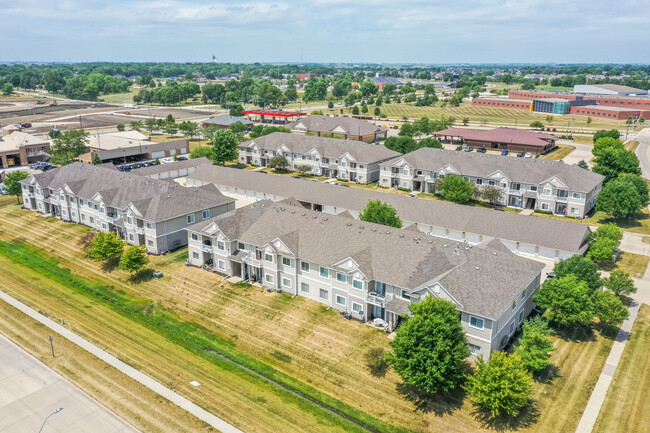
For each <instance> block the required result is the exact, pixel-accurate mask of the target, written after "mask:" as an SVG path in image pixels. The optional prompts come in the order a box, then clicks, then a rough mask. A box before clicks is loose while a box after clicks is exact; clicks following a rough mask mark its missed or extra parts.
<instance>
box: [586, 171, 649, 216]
mask: <svg viewBox="0 0 650 433" xmlns="http://www.w3.org/2000/svg"><path fill="white" fill-rule="evenodd" d="M644 200H647V198H644V197H641V195H639V190H638V189H637V187H636V186H635V184H634V182H631V181H629V180H626V179H625V178H624V177H623V178H617V179H614V180H612V181H611V182H609V183H607V185H605V186H604V187H603V189H602V190H601V191H600V194H598V200H597V201H596V210H597V211H602V212H605V213H606V214H607V215H609V216H612V217H614V218H631V217H633V216H635V215H638V214H639V213H640V212H641V209H642V207H643V202H644Z"/></svg>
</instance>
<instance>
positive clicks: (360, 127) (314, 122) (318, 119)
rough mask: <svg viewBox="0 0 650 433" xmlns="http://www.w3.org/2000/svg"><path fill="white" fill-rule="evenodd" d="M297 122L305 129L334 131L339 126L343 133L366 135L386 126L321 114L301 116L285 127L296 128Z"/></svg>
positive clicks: (381, 130) (379, 130) (383, 129)
mask: <svg viewBox="0 0 650 433" xmlns="http://www.w3.org/2000/svg"><path fill="white" fill-rule="evenodd" d="M299 123H301V124H303V125H304V126H305V127H306V128H307V131H313V132H334V130H335V129H337V128H339V129H340V130H342V131H344V133H345V134H349V135H368V134H373V133H376V132H384V131H387V129H386V128H381V127H379V126H377V125H375V124H374V123H370V122H366V121H365V120H359V119H355V118H353V117H338V116H325V115H322V114H313V115H311V116H307V117H303V118H302V119H300V120H298V121H297V122H295V123H291V124H289V125H287V127H288V128H289V129H296V126H297V125H298V124H299Z"/></svg>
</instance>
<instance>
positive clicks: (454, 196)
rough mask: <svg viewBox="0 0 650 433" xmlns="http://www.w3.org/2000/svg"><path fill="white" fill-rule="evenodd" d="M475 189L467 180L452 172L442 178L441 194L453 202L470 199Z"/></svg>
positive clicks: (463, 201)
mask: <svg viewBox="0 0 650 433" xmlns="http://www.w3.org/2000/svg"><path fill="white" fill-rule="evenodd" d="M474 192H475V189H474V186H473V185H472V184H471V183H470V181H469V180H467V179H465V178H463V177H462V176H459V175H457V174H452V175H450V176H447V177H445V178H444V179H443V180H442V190H441V194H442V196H443V197H444V198H445V199H446V200H449V201H453V202H455V203H465V202H467V201H469V200H471V199H472V196H473V195H474Z"/></svg>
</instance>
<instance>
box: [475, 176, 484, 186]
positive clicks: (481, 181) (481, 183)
mask: <svg viewBox="0 0 650 433" xmlns="http://www.w3.org/2000/svg"><path fill="white" fill-rule="evenodd" d="M476 184H477V185H483V179H481V178H480V177H478V178H476Z"/></svg>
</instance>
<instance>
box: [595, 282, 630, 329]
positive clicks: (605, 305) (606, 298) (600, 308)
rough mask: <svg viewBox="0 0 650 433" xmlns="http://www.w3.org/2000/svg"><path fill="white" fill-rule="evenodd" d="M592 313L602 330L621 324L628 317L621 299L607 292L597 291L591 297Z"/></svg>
mask: <svg viewBox="0 0 650 433" xmlns="http://www.w3.org/2000/svg"><path fill="white" fill-rule="evenodd" d="M592 301H593V303H594V313H595V315H596V317H598V320H599V321H600V326H601V329H602V328H607V327H609V326H612V325H616V324H618V323H621V322H622V321H623V320H625V319H627V318H628V317H629V313H628V311H627V308H625V305H623V302H621V298H619V297H618V296H616V295H615V294H614V293H612V292H610V291H608V290H599V291H597V292H596V293H594V294H593V296H592Z"/></svg>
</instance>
